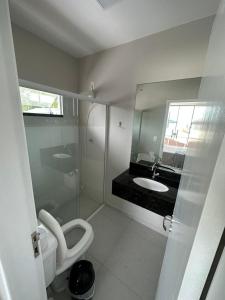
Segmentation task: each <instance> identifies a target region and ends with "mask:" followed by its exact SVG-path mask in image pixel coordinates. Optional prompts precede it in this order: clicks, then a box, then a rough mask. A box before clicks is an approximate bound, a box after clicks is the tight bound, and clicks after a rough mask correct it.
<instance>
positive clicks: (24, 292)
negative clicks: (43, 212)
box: [0, 0, 46, 300]
mask: <svg viewBox="0 0 225 300" xmlns="http://www.w3.org/2000/svg"><path fill="white" fill-rule="evenodd" d="M0 87H1V88H0V91H1V94H0V98H1V99H0V114H1V117H0V138H1V147H0V299H1V300H9V299H13V300H17V299H18V300H21V299H23V300H30V299H32V300H45V299H46V291H45V285H44V273H43V265H42V258H41V255H39V256H38V257H37V258H34V252H33V249H32V242H31V234H32V233H33V232H34V231H35V230H36V228H37V219H36V214H35V206H34V198H33V192H32V184H31V176H30V169H29V163H28V154H27V149H26V141H25V132H24V127H23V119H22V112H21V105H20V101H19V99H20V98H19V89H18V78H17V70H16V63H15V55H14V49H13V42H12V33H11V24H10V16H9V9H8V1H7V0H1V1H0Z"/></svg>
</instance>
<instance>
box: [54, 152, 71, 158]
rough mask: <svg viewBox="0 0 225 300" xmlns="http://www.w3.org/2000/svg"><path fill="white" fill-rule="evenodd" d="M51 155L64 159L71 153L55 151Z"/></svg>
mask: <svg viewBox="0 0 225 300" xmlns="http://www.w3.org/2000/svg"><path fill="white" fill-rule="evenodd" d="M53 157H55V158H59V159H65V158H70V157H71V155H69V154H66V153H55V154H53Z"/></svg>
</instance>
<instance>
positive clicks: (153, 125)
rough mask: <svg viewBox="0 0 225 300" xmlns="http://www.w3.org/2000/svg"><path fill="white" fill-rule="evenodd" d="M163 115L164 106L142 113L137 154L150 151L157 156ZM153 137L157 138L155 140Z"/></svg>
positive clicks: (164, 111)
mask: <svg viewBox="0 0 225 300" xmlns="http://www.w3.org/2000/svg"><path fill="white" fill-rule="evenodd" d="M165 113H166V104H165V105H162V106H158V107H155V108H153V109H150V110H147V111H144V112H143V114H142V122H141V134H140V144H139V149H138V152H140V153H149V152H150V151H151V152H154V153H155V154H156V155H158V156H159V154H160V146H161V140H162V131H163V122H164V118H165ZM154 137H157V140H155V139H154Z"/></svg>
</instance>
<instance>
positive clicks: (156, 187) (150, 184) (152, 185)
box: [133, 177, 169, 193]
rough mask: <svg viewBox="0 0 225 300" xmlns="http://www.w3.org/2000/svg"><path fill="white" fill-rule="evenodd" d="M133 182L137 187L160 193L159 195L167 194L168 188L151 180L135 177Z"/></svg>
mask: <svg viewBox="0 0 225 300" xmlns="http://www.w3.org/2000/svg"><path fill="white" fill-rule="evenodd" d="M133 181H134V183H136V184H137V185H139V186H141V187H143V188H145V189H148V190H152V191H156V192H161V193H163V192H167V191H168V190H169V188H168V187H167V186H166V185H164V184H162V183H160V182H158V181H155V180H152V179H148V178H142V177H136V178H134V179H133Z"/></svg>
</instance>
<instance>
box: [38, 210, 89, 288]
mask: <svg viewBox="0 0 225 300" xmlns="http://www.w3.org/2000/svg"><path fill="white" fill-rule="evenodd" d="M74 228H81V229H83V230H84V234H83V236H82V238H81V239H80V240H79V241H78V242H77V243H75V244H74V245H73V246H72V247H71V248H68V247H67V244H66V239H65V235H66V234H67V233H68V232H70V231H71V230H73V229H74ZM38 231H39V234H40V246H41V251H42V258H43V266H44V275H45V285H46V288H47V287H48V286H49V285H50V284H51V283H53V281H54V279H55V277H56V276H58V275H60V274H62V273H64V272H65V271H66V270H68V269H69V268H70V267H71V266H72V265H73V264H74V263H75V262H76V261H77V260H78V259H80V258H81V257H83V256H84V254H85V252H86V251H87V250H88V248H89V247H90V245H91V243H92V241H93V239H94V232H93V229H92V227H91V225H90V224H89V223H88V222H86V221H85V220H82V219H74V220H71V221H69V222H68V223H66V224H64V225H63V226H62V227H61V226H60V224H59V223H58V221H57V220H56V219H55V218H54V217H53V216H52V215H51V214H49V213H48V212H47V211H45V210H44V209H42V210H41V211H40V212H39V226H38Z"/></svg>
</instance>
